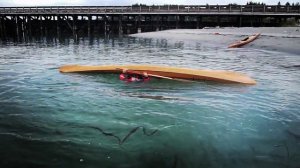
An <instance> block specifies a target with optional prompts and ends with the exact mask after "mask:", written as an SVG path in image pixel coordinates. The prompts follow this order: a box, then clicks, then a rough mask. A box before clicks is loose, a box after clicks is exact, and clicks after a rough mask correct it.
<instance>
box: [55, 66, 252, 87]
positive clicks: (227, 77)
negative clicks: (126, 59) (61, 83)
mask: <svg viewBox="0 0 300 168" xmlns="http://www.w3.org/2000/svg"><path fill="white" fill-rule="evenodd" d="M122 69H129V70H133V71H137V72H147V73H148V74H151V75H152V76H161V77H162V78H164V77H165V78H170V79H186V80H205V81H217V82H223V83H240V84H250V85H253V84H256V82H255V80H254V79H252V78H250V77H249V76H247V75H244V74H241V73H238V72H232V71H223V70H199V69H189V68H178V67H170V66H158V65H100V66H83V65H65V66H62V67H60V68H59V71H60V72H64V73H67V72H73V73H74V72H75V73H76V72H97V73H121V70H122Z"/></svg>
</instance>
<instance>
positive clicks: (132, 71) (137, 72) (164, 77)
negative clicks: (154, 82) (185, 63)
mask: <svg viewBox="0 0 300 168" xmlns="http://www.w3.org/2000/svg"><path fill="white" fill-rule="evenodd" d="M116 69H118V70H123V69H122V68H116ZM124 69H125V68H124ZM127 71H128V72H131V73H135V74H139V75H144V73H142V72H139V71H134V70H127ZM147 75H148V76H151V77H156V78H162V79H169V80H176V81H181V82H194V81H191V80H186V79H178V78H171V77H167V76H161V75H154V74H149V73H147Z"/></svg>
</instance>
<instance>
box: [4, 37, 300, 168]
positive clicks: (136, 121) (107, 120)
mask: <svg viewBox="0 0 300 168" xmlns="http://www.w3.org/2000/svg"><path fill="white" fill-rule="evenodd" d="M273 38H274V37H261V38H260V39H258V40H262V41H273ZM213 40H217V39H213V38H212V39H211V41H210V44H209V45H208V44H207V41H205V40H203V41H201V40H200V41H193V40H186V39H181V40H180V39H179V40H178V39H157V38H135V37H127V36H123V37H103V38H97V39H85V38H82V39H79V41H78V42H74V41H73V40H72V39H63V40H57V39H47V38H44V39H41V40H40V41H32V42H28V43H21V44H20V43H13V42H5V43H4V42H2V43H1V45H0V50H1V52H0V106H1V108H0V144H1V145H0V155H1V160H2V161H1V162H0V165H1V167H61V166H63V167H99V166H100V167H173V168H175V167H176V168H179V167H272V168H273V167H297V166H298V165H300V162H299V160H300V153H299V151H300V150H299V149H300V146H299V134H300V131H299V129H298V128H299V119H300V114H299V108H300V104H299V98H300V95H299V93H298V92H297V90H299V86H300V85H299V84H300V81H299V79H300V75H299V73H298V71H297V69H298V65H297V63H298V62H299V61H300V60H299V59H300V58H299V57H298V55H297V54H296V55H295V54H294V53H292V52H285V51H284V50H283V51H272V50H269V49H268V48H267V49H266V48H261V47H257V46H256V45H250V46H248V47H245V48H240V49H227V48H226V47H224V46H222V45H211V44H212V43H213ZM278 40H281V39H278ZM293 40H296V42H298V40H299V39H297V38H295V39H293ZM216 43H217V42H216ZM298 43H299V42H298ZM298 43H297V44H298ZM134 63H142V64H159V65H171V66H179V67H190V68H198V69H224V70H235V71H239V72H242V73H245V74H248V75H250V76H251V77H253V78H254V79H256V80H257V82H258V84H257V85H255V86H241V85H230V84H219V83H207V82H199V83H182V82H178V81H170V80H163V79H161V80H158V79H153V80H151V81H150V82H148V83H138V84H130V83H124V82H122V81H119V79H118V75H115V74H61V73H59V72H58V67H60V66H62V65H65V64H84V65H98V64H99V65H104V64H134Z"/></svg>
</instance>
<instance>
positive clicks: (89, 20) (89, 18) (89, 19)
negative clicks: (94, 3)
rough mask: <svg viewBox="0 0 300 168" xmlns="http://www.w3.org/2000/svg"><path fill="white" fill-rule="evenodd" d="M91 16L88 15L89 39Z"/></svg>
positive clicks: (89, 35) (89, 34)
mask: <svg viewBox="0 0 300 168" xmlns="http://www.w3.org/2000/svg"><path fill="white" fill-rule="evenodd" d="M91 20H92V17H91V15H88V37H91Z"/></svg>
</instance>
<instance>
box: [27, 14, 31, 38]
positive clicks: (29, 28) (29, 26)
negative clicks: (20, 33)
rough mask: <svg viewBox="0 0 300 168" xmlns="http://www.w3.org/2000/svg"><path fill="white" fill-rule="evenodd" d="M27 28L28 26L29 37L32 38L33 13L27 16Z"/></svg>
mask: <svg viewBox="0 0 300 168" xmlns="http://www.w3.org/2000/svg"><path fill="white" fill-rule="evenodd" d="M27 25H28V26H27V28H28V37H29V39H30V38H31V36H32V30H31V29H32V27H31V15H28V16H27Z"/></svg>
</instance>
